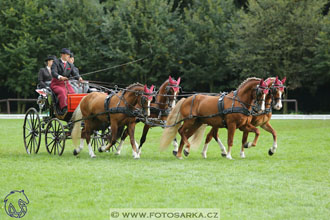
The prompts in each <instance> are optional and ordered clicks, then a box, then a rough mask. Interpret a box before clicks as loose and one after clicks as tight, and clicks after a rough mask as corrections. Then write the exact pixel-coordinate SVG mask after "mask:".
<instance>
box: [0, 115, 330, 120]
mask: <svg viewBox="0 0 330 220" xmlns="http://www.w3.org/2000/svg"><path fill="white" fill-rule="evenodd" d="M42 116H44V115H41V117H42ZM24 117H25V115H24V114H9V115H8V114H0V119H24ZM272 119H312V120H329V119H330V115H273V116H272Z"/></svg>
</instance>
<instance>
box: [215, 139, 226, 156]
mask: <svg viewBox="0 0 330 220" xmlns="http://www.w3.org/2000/svg"><path fill="white" fill-rule="evenodd" d="M217 142H218V144H219V147H220V149H221V152H222V153H224V154H227V151H226V148H225V145H223V143H222V142H221V140H220V139H219V138H218V141H217Z"/></svg>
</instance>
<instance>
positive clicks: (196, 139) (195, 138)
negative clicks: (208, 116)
mask: <svg viewBox="0 0 330 220" xmlns="http://www.w3.org/2000/svg"><path fill="white" fill-rule="evenodd" d="M206 126H207V125H206V124H203V125H202V126H200V127H199V128H198V129H197V131H195V133H194V134H193V135H192V136H191V137H190V139H189V142H190V146H191V148H193V149H197V148H198V147H199V146H200V144H201V143H202V140H203V137H204V132H205V129H206Z"/></svg>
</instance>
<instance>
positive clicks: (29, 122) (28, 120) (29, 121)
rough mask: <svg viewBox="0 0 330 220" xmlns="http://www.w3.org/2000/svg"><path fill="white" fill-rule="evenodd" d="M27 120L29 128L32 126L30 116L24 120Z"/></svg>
mask: <svg viewBox="0 0 330 220" xmlns="http://www.w3.org/2000/svg"><path fill="white" fill-rule="evenodd" d="M26 121H27V122H28V124H29V127H30V128H32V125H31V118H30V119H29V118H27V120H26Z"/></svg>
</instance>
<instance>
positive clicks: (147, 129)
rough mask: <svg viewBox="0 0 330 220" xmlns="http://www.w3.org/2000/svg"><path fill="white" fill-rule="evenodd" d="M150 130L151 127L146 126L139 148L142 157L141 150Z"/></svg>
mask: <svg viewBox="0 0 330 220" xmlns="http://www.w3.org/2000/svg"><path fill="white" fill-rule="evenodd" d="M149 128H150V125H146V124H145V125H144V127H143V133H142V137H141V139H140V146H139V148H138V152H139V155H141V148H142V145H143V144H144V142H145V141H146V138H147V134H148V131H149Z"/></svg>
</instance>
